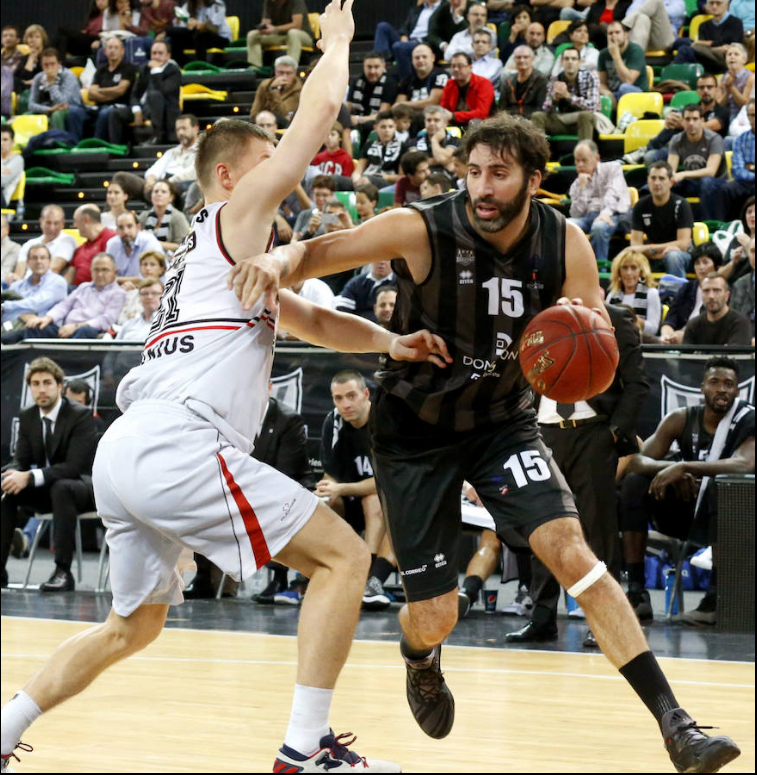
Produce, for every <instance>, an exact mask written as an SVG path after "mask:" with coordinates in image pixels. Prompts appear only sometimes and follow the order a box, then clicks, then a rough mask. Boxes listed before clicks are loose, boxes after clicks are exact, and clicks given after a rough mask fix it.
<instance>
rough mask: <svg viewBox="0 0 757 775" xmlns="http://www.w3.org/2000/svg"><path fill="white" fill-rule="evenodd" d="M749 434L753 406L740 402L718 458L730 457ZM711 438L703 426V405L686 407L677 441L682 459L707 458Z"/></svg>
mask: <svg viewBox="0 0 757 775" xmlns="http://www.w3.org/2000/svg"><path fill="white" fill-rule="evenodd" d="M750 436H754V407H753V406H751V405H750V404H742V406H740V407H739V408H738V410H737V411H736V413H735V414H734V416H733V419H732V420H731V426H730V427H729V428H728V435H727V436H726V440H725V446H724V447H723V451H722V453H721V454H720V459H721V460H725V459H726V458H729V457H732V456H733V453H734V452H735V451H736V450H737V449H738V448H739V447H740V446H741V445H742V444H743V443H744V442H745V441H746V440H747V439H748V438H749V437H750ZM713 438H714V434H712V433H710V432H709V431H708V430H707V429H706V428H705V427H704V406H689V407H687V408H686V424H685V425H684V429H683V434H681V438H680V439H679V442H678V445H679V447H680V448H681V457H682V458H683V460H686V461H703V460H707V456H708V454H709V452H710V447H711V446H712V440H713Z"/></svg>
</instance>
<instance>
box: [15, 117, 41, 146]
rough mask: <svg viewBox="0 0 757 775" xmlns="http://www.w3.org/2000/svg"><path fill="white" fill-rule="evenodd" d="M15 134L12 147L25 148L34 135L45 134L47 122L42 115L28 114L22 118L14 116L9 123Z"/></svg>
mask: <svg viewBox="0 0 757 775" xmlns="http://www.w3.org/2000/svg"><path fill="white" fill-rule="evenodd" d="M11 124H12V126H13V131H14V133H15V135H16V136H15V138H14V147H17V148H26V146H27V145H28V144H29V140H31V138H32V137H34V136H35V135H39V134H42V132H47V130H48V128H49V121H48V118H47V115H46V114H44V113H29V114H26V115H23V116H15V117H14V119H13V121H12V122H11Z"/></svg>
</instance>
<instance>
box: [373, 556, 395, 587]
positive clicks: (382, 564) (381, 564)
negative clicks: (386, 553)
mask: <svg viewBox="0 0 757 775" xmlns="http://www.w3.org/2000/svg"><path fill="white" fill-rule="evenodd" d="M396 570H397V568H396V566H394V565H392V563H390V562H389V560H387V559H386V557H376V559H375V560H374V561H373V564H372V565H371V572H370V573H369V574H368V575H369V576H375V577H376V578H377V579H378V580H379V581H380V582H381V583H382V584H383V583H384V582H385V581H386V580H387V579H388V578H389V576H391V575H392V573H394V571H396Z"/></svg>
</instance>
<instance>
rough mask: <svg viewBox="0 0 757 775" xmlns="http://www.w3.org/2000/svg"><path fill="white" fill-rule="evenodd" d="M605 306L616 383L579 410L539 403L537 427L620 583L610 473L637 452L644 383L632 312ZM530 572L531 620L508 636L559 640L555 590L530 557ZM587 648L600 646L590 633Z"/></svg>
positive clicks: (594, 545) (597, 549)
mask: <svg viewBox="0 0 757 775" xmlns="http://www.w3.org/2000/svg"><path fill="white" fill-rule="evenodd" d="M605 306H606V309H607V312H608V314H609V315H610V320H611V321H612V324H613V326H614V327H615V337H616V338H617V340H618V347H619V349H620V363H619V364H618V369H617V372H616V374H615V380H614V382H613V383H612V385H611V386H610V387H609V389H608V390H606V391H605V392H604V393H600V394H599V395H598V396H595V397H594V398H591V399H589V400H588V401H585V402H578V403H576V404H557V403H555V402H554V401H551V400H549V399H545V398H543V397H542V399H541V401H540V402H539V416H538V419H539V427H540V430H541V433H542V436H543V438H544V442H545V444H547V446H548V447H550V448H551V450H552V453H553V455H554V459H555V462H556V463H557V465H558V466H559V467H560V470H561V471H562V472H563V474H564V476H565V478H566V479H567V481H568V484H569V485H570V488H571V490H572V491H573V493H574V495H575V496H576V503H577V505H578V512H579V514H580V518H581V523H582V525H583V528H584V532H585V533H586V540H587V541H588V542H589V546H591V549H592V551H593V552H594V553H595V554H596V555H597V557H599V558H600V559H601V560H603V561H604V562H605V563H606V565H607V569H608V570H609V571H610V573H612V574H613V575H614V576H615V578H616V579H617V578H619V577H620V541H619V537H618V517H617V505H616V495H615V486H614V482H615V472H616V469H617V466H618V459H619V458H620V457H622V456H624V455H630V454H632V453H634V452H638V449H639V447H638V443H637V441H636V420H637V418H638V415H639V411H640V409H641V405H642V403H643V401H644V397H645V396H646V394H647V392H648V390H649V383H648V381H647V379H646V377H645V376H644V363H643V358H642V355H641V346H640V342H639V334H638V332H637V330H636V328H635V327H634V324H633V315H632V313H631V311H630V310H629V309H627V308H626V307H623V306H618V305H610V304H607V305H605ZM531 568H532V581H531V598H532V599H533V601H534V609H533V614H532V618H531V621H530V622H529V623H528V624H527V625H526V626H525V627H522V628H521V629H519V630H516V631H515V632H510V633H508V634H507V635H506V636H505V637H506V639H507V641H508V642H511V643H522V642H530V641H547V640H555V639H556V638H557V624H556V620H557V601H558V600H559V597H560V585H559V584H558V583H557V580H556V579H555V577H554V576H553V575H552V574H551V573H550V572H549V570H547V568H546V567H545V566H544V564H543V563H542V562H541V561H540V560H539V559H538V558H537V557H535V556H533V557H532V559H531ZM584 645H585V646H591V647H596V646H597V642H596V640H595V639H594V636H593V634H592V633H591V631H589V633H588V634H587V636H586V639H585V640H584Z"/></svg>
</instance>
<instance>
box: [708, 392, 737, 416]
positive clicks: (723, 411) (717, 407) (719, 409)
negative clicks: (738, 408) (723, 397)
mask: <svg viewBox="0 0 757 775" xmlns="http://www.w3.org/2000/svg"><path fill="white" fill-rule="evenodd" d="M735 400H736V396H734V397H733V399H729V400H728V401H727V402H726V403H723V404H717V403H715V396H713V397H712V398H709V397H708V396H705V397H704V403H705V405H706V406H707V408H708V409H709V410H710V411H711V412H714V413H715V414H719V415H722V416H725V415H727V414H728V412H730V411H731V407H732V406H733V402H734V401H735Z"/></svg>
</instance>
